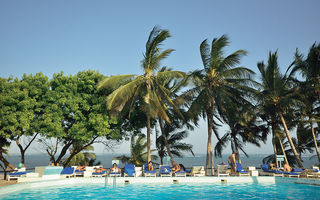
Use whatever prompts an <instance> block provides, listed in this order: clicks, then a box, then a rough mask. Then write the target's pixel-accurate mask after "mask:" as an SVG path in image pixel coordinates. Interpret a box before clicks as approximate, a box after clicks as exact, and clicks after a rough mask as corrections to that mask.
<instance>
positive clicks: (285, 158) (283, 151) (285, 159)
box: [278, 136, 289, 164]
mask: <svg viewBox="0 0 320 200" xmlns="http://www.w3.org/2000/svg"><path fill="white" fill-rule="evenodd" d="M278 140H279V143H280V147H281V151H282V154H283V156H284V161H285V162H286V163H288V164H289V162H288V159H287V155H286V151H285V150H284V148H283V144H282V141H281V139H280V137H279V136H278Z"/></svg>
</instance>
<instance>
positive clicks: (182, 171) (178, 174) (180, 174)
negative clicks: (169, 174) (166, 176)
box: [174, 164, 187, 177]
mask: <svg viewBox="0 0 320 200" xmlns="http://www.w3.org/2000/svg"><path fill="white" fill-rule="evenodd" d="M179 165H180V170H179V171H177V172H175V173H174V175H175V176H176V177H186V176H187V172H186V169H185V167H184V166H183V164H179Z"/></svg>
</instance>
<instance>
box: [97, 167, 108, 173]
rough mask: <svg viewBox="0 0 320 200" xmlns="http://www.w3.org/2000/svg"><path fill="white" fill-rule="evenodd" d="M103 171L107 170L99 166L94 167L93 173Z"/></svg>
mask: <svg viewBox="0 0 320 200" xmlns="http://www.w3.org/2000/svg"><path fill="white" fill-rule="evenodd" d="M104 171H107V169H104V168H103V167H99V168H96V169H95V173H102V172H104Z"/></svg>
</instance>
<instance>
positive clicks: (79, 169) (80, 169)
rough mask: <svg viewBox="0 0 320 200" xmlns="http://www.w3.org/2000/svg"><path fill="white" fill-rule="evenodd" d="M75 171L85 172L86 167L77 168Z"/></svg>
mask: <svg viewBox="0 0 320 200" xmlns="http://www.w3.org/2000/svg"><path fill="white" fill-rule="evenodd" d="M76 170H78V171H86V166H81V165H80V166H78V167H77V168H76Z"/></svg>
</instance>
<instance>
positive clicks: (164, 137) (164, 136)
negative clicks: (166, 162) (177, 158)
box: [159, 118, 174, 165]
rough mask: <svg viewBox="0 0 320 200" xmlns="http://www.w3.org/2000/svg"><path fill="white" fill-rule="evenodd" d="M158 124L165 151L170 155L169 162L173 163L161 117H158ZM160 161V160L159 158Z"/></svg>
mask: <svg viewBox="0 0 320 200" xmlns="http://www.w3.org/2000/svg"><path fill="white" fill-rule="evenodd" d="M159 126H160V130H161V134H162V137H163V140H164V143H165V145H166V148H167V152H168V155H169V157H170V160H171V164H172V165H173V162H174V161H173V156H172V154H171V151H170V147H169V143H168V140H167V136H166V134H165V132H164V129H163V124H162V121H161V119H160V118H159ZM161 163H162V160H161Z"/></svg>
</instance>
